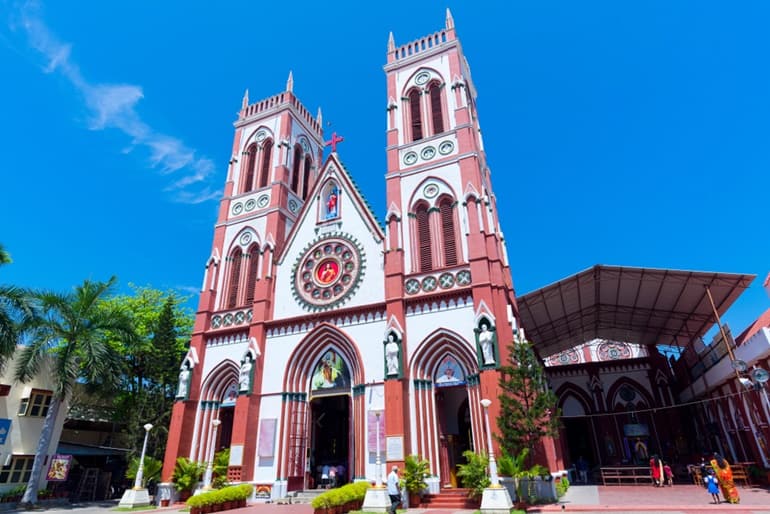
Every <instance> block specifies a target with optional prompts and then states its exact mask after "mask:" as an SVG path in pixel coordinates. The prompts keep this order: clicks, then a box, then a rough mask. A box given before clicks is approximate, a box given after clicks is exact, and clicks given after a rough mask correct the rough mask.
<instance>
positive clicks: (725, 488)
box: [711, 453, 741, 503]
mask: <svg viewBox="0 0 770 514" xmlns="http://www.w3.org/2000/svg"><path fill="white" fill-rule="evenodd" d="M711 467H712V468H713V469H714V472H715V473H716V476H717V480H718V481H719V489H720V490H721V491H722V496H724V497H725V500H727V501H728V502H730V503H740V501H741V497H740V495H739V494H738V488H737V487H735V482H734V481H733V470H732V469H730V464H728V463H727V461H726V460H725V458H724V457H722V456H721V455H719V454H718V453H715V454H714V458H713V459H711Z"/></svg>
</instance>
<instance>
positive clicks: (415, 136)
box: [408, 89, 422, 141]
mask: <svg viewBox="0 0 770 514" xmlns="http://www.w3.org/2000/svg"><path fill="white" fill-rule="evenodd" d="M408 98H409V116H410V117H411V122H412V141H419V140H420V139H422V112H421V111H420V92H419V91H418V90H416V89H412V90H411V91H410V92H409V97H408Z"/></svg>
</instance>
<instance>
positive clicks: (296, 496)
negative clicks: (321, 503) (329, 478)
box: [286, 489, 327, 503]
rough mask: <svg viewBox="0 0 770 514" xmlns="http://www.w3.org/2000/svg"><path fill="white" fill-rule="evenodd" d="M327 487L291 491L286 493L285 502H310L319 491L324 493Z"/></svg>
mask: <svg viewBox="0 0 770 514" xmlns="http://www.w3.org/2000/svg"><path fill="white" fill-rule="evenodd" d="M326 491H327V489H309V490H306V491H292V492H290V493H289V494H288V497H287V499H288V500H289V501H288V502H286V503H310V502H311V501H313V498H315V497H316V496H318V495H319V494H321V493H325V492H326Z"/></svg>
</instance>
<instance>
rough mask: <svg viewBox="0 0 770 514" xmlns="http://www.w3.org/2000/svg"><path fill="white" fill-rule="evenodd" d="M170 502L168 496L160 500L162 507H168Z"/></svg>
mask: <svg viewBox="0 0 770 514" xmlns="http://www.w3.org/2000/svg"><path fill="white" fill-rule="evenodd" d="M169 503H171V500H169V499H168V498H165V499H163V500H161V501H160V506H161V507H168V504H169Z"/></svg>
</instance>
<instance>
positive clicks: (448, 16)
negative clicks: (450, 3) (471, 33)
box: [446, 7, 455, 30]
mask: <svg viewBox="0 0 770 514" xmlns="http://www.w3.org/2000/svg"><path fill="white" fill-rule="evenodd" d="M446 28H447V30H449V29H453V28H455V20H454V18H452V11H450V10H449V7H447V8H446Z"/></svg>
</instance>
